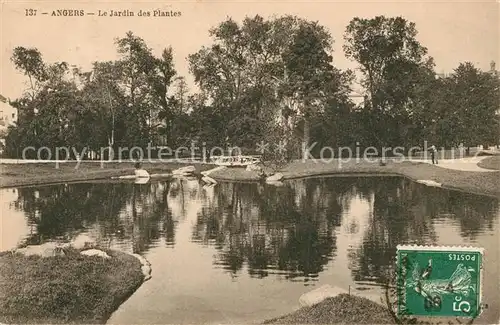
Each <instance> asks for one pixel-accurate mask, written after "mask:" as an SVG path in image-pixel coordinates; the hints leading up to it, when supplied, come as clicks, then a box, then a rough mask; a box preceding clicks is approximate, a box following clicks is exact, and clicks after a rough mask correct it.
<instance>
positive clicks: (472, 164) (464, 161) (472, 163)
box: [419, 156, 498, 172]
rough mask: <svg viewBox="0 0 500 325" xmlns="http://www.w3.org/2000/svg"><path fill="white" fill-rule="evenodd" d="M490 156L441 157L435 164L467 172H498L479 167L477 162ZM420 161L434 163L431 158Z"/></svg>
mask: <svg viewBox="0 0 500 325" xmlns="http://www.w3.org/2000/svg"><path fill="white" fill-rule="evenodd" d="M486 158H488V156H483V157H470V158H461V159H441V160H438V164H437V165H434V166H437V167H441V168H447V169H453V170H461V171H467V172H496V171H498V170H494V169H486V168H482V167H479V166H478V165H477V164H478V163H479V162H480V161H482V160H483V159H486ZM419 161H420V162H424V163H428V164H432V161H431V160H419Z"/></svg>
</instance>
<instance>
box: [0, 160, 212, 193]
mask: <svg viewBox="0 0 500 325" xmlns="http://www.w3.org/2000/svg"><path fill="white" fill-rule="evenodd" d="M186 165H187V164H183V163H160V162H158V163H153V162H145V163H143V164H142V167H143V168H145V169H146V170H147V171H148V172H149V173H150V174H155V173H158V174H160V173H168V172H170V171H172V170H174V169H176V168H179V167H183V166H186ZM189 165H192V166H195V167H196V170H197V172H201V171H203V170H207V169H210V168H213V167H214V166H211V165H203V164H189ZM76 167H77V168H76ZM132 174H134V163H132V162H121V163H118V162H107V163H104V164H103V165H102V166H101V164H100V162H94V161H84V162H82V163H81V164H80V165H77V163H76V162H67V163H61V164H60V165H59V166H58V168H56V164H55V163H40V164H1V165H0V187H12V186H23V185H40V184H50V183H60V182H78V181H87V180H99V179H110V178H111V177H116V176H123V175H132Z"/></svg>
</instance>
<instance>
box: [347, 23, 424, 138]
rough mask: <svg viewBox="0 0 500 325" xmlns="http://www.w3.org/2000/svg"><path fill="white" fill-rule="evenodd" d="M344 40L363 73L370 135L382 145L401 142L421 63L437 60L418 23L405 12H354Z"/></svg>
mask: <svg viewBox="0 0 500 325" xmlns="http://www.w3.org/2000/svg"><path fill="white" fill-rule="evenodd" d="M344 40H345V45H344V51H345V54H346V56H347V57H348V58H350V59H353V60H356V61H357V62H358V63H359V64H360V67H361V72H362V73H363V80H362V84H363V85H364V87H365V89H366V90H367V93H368V98H369V103H368V105H366V106H365V108H367V109H369V110H371V111H372V114H371V119H370V121H369V126H368V128H369V129H370V130H372V136H373V137H374V138H375V139H377V140H378V142H379V144H380V145H390V144H394V145H400V144H401V142H404V140H405V138H406V134H405V133H406V131H407V127H408V125H409V124H411V122H410V119H409V116H410V106H409V103H410V99H411V98H412V96H413V93H414V88H415V86H416V84H417V83H418V78H417V76H418V75H419V73H420V71H421V69H422V67H427V68H430V69H432V66H433V62H432V60H431V59H430V58H428V57H426V54H427V49H426V48H425V47H423V46H422V45H421V44H420V43H419V42H418V40H417V30H416V27H415V23H413V22H409V21H407V20H406V19H404V18H402V17H395V18H387V17H384V16H377V17H375V18H372V19H362V18H354V19H352V20H351V22H350V23H349V25H348V26H347V29H346V32H345V35H344ZM370 145H371V144H370Z"/></svg>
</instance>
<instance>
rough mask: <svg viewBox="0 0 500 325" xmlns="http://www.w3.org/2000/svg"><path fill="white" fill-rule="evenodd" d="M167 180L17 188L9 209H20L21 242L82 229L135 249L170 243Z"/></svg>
mask: <svg viewBox="0 0 500 325" xmlns="http://www.w3.org/2000/svg"><path fill="white" fill-rule="evenodd" d="M169 189H170V182H161V183H155V184H145V185H135V184H126V183H107V184H106V183H94V184H92V183H81V184H61V185H51V186H43V187H36V188H35V187H27V188H19V189H18V199H17V200H16V201H15V202H14V207H15V208H17V209H20V210H23V211H24V212H25V215H26V217H27V219H28V224H29V225H30V226H31V228H32V231H31V234H29V235H28V237H27V238H26V244H29V245H34V244H40V243H42V242H46V241H52V240H58V239H61V240H71V239H72V238H74V237H76V236H77V235H78V234H80V233H86V234H88V235H90V236H91V237H93V238H94V239H96V240H97V241H98V243H99V244H102V245H106V244H109V243H113V242H115V243H117V244H118V246H120V248H122V249H125V250H130V251H133V252H136V253H140V252H143V251H145V250H147V249H149V248H150V247H151V246H152V245H153V244H154V243H157V242H158V241H159V239H160V238H165V243H166V245H174V242H175V226H176V222H175V221H174V220H173V218H172V213H171V210H170V207H169V205H168V200H167V196H168V193H169Z"/></svg>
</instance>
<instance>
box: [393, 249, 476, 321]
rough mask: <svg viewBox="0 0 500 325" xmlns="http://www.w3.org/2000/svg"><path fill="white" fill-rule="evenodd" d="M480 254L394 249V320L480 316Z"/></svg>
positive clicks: (473, 250)
mask: <svg viewBox="0 0 500 325" xmlns="http://www.w3.org/2000/svg"><path fill="white" fill-rule="evenodd" d="M483 254H484V250H483V249H482V248H476V247H456V246H449V247H447V246H412V245H400V246H398V247H397V266H396V273H397V274H396V277H397V316H398V317H407V316H417V317H419V316H421V317H439V316H441V317H460V318H461V317H465V318H469V319H474V318H476V317H477V316H478V315H479V314H480V313H481V306H482V305H481V289H482V268H483V266H482V262H483Z"/></svg>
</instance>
